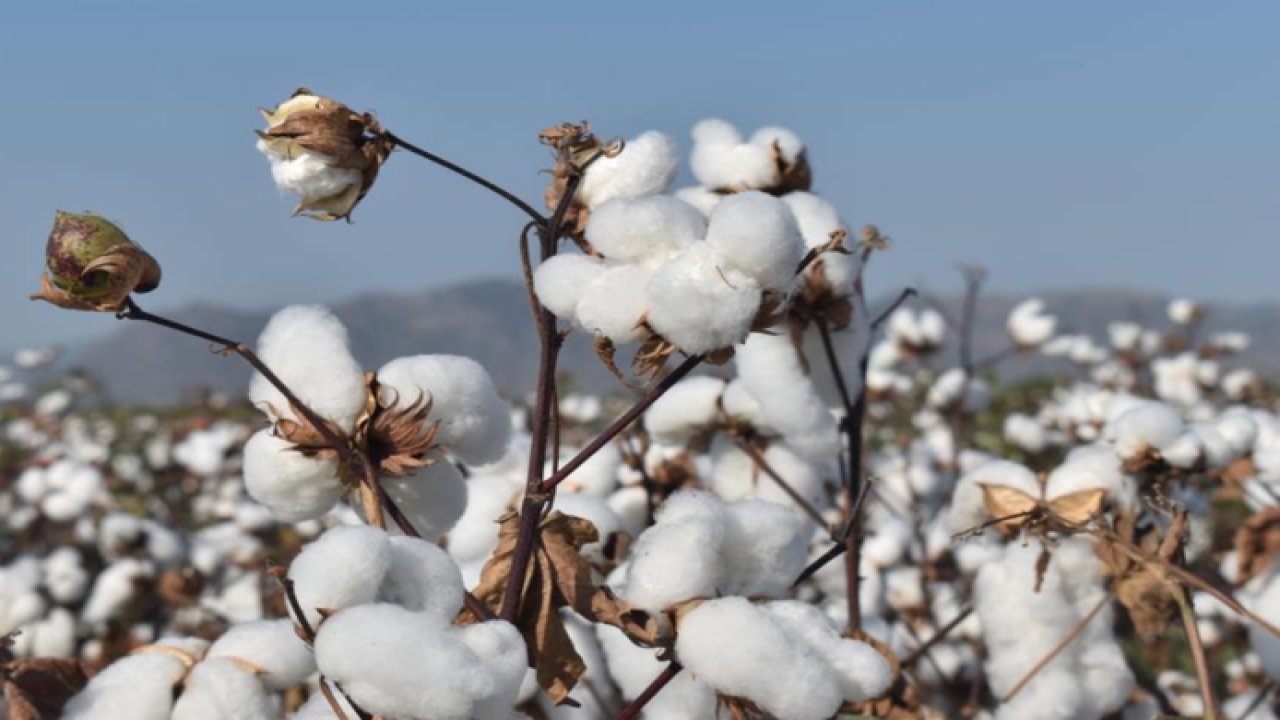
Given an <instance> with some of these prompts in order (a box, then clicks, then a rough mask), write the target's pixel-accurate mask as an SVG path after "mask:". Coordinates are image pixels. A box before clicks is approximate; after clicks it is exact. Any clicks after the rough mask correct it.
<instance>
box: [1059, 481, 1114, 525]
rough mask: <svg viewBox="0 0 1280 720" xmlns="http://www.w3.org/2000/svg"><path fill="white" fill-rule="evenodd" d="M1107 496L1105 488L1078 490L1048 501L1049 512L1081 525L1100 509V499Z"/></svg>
mask: <svg viewBox="0 0 1280 720" xmlns="http://www.w3.org/2000/svg"><path fill="white" fill-rule="evenodd" d="M1106 497H1107V491H1106V489H1105V488H1091V489H1089V490H1079V491H1077V492H1073V493H1067V494H1066V495H1059V496H1058V497H1056V498H1054V499H1052V500H1050V501H1049V502H1048V506H1049V512H1052V513H1053V514H1054V515H1057V516H1058V517H1060V518H1062V519H1063V520H1066V521H1067V522H1070V523H1073V524H1076V525H1083V524H1084V523H1086V522H1088V521H1089V520H1090V519H1091V518H1093V517H1094V516H1095V515H1097V514H1098V513H1099V512H1101V511H1102V501H1103V500H1105V499H1106Z"/></svg>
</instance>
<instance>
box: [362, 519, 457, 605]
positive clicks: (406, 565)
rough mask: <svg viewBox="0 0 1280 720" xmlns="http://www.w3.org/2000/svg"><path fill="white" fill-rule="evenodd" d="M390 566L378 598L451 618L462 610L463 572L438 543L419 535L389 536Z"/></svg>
mask: <svg viewBox="0 0 1280 720" xmlns="http://www.w3.org/2000/svg"><path fill="white" fill-rule="evenodd" d="M389 541H390V544H391V566H390V567H389V568H388V570H387V575H386V577H385V578H384V579H383V581H382V586H381V588H379V590H378V599H379V600H381V601H383V602H389V603H394V604H396V605H400V606H402V607H405V608H407V609H409V610H413V611H415V612H424V613H428V614H432V615H435V616H437V617H439V618H440V619H441V620H444V621H446V622H447V621H449V620H452V619H453V617H454V616H455V615H457V614H458V611H459V610H461V609H462V595H463V593H464V592H465V588H463V585H462V572H461V571H460V570H458V566H457V565H455V564H454V562H453V560H452V559H450V557H449V554H448V553H446V552H445V551H444V550H442V549H441V548H440V547H439V546H436V545H432V544H431V543H429V542H426V541H425V540H420V539H418V538H412V537H406V536H398V537H392V538H389Z"/></svg>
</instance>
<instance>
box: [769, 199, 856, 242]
mask: <svg viewBox="0 0 1280 720" xmlns="http://www.w3.org/2000/svg"><path fill="white" fill-rule="evenodd" d="M782 201H783V202H785V203H786V204H787V207H788V208H790V209H791V214H792V215H793V216H794V217H795V219H796V225H797V227H798V228H799V229H800V235H801V237H802V238H803V239H804V244H805V247H810V248H815V247H821V246H823V245H826V244H827V243H828V242H829V241H830V240H831V234H832V233H834V232H838V231H843V232H845V233H848V232H849V226H848V225H847V224H846V223H845V222H844V220H842V219H840V213H839V212H838V211H837V210H836V208H835V206H834V205H832V204H831V203H830V202H827V200H826V199H824V198H822V197H821V196H819V195H815V194H813V193H811V192H804V191H799V192H792V193H787V194H786V195H783V196H782Z"/></svg>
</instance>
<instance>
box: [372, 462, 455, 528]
mask: <svg viewBox="0 0 1280 720" xmlns="http://www.w3.org/2000/svg"><path fill="white" fill-rule="evenodd" d="M380 482H381V483H382V487H383V489H384V490H386V491H387V495H389V496H390V497H391V499H392V501H394V502H395V504H396V505H397V506H398V507H399V508H400V511H401V512H402V513H404V515H405V517H406V518H408V520H409V522H410V523H411V524H412V525H413V527H414V529H415V530H417V531H418V534H420V535H421V536H422V537H424V538H426V539H428V540H432V541H435V540H439V539H440V538H442V537H444V536H445V534H446V533H448V532H449V531H450V530H451V529H453V526H454V525H455V524H457V522H458V519H459V518H461V517H462V513H463V512H464V511H465V510H466V508H467V481H466V479H465V478H464V477H462V473H461V472H459V470H458V468H457V467H456V466H454V464H453V463H451V462H449V461H447V460H443V459H441V460H437V461H436V462H434V463H432V464H431V465H428V466H427V467H425V468H421V469H419V470H416V471H414V472H413V473H411V474H409V475H406V476H404V477H394V476H386V477H383V478H382V479H381V480H380ZM393 525H394V521H389V522H388V527H391V526H393Z"/></svg>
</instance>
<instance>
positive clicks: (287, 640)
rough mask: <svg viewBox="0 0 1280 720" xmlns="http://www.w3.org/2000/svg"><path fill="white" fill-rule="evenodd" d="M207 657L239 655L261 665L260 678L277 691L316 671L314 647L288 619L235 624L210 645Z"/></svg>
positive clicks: (252, 663) (268, 687)
mask: <svg viewBox="0 0 1280 720" xmlns="http://www.w3.org/2000/svg"><path fill="white" fill-rule="evenodd" d="M206 657H209V658H216V657H228V658H239V659H240V660H243V661H245V662H247V663H249V664H250V665H253V666H254V667H256V668H258V669H260V670H261V671H262V674H260V675H258V680H259V681H261V683H262V685H263V686H264V687H266V688H267V689H268V690H274V691H283V690H288V689H289V688H291V687H293V686H295V685H299V684H301V683H302V682H303V681H304V680H306V679H307V677H309V676H310V675H311V673H313V672H315V671H316V661H315V658H314V657H313V656H312V655H311V648H309V647H307V645H306V643H304V642H302V639H301V638H299V637H298V634H297V632H295V631H294V627H293V621H292V620H288V619H281V620H258V621H255V622H248V623H241V624H239V625H233V626H231V628H230V629H228V630H227V631H226V632H225V633H223V634H222V635H221V636H220V637H219V638H218V639H217V640H216V641H214V643H213V645H210V646H209V652H208V653H207V654H206Z"/></svg>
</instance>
